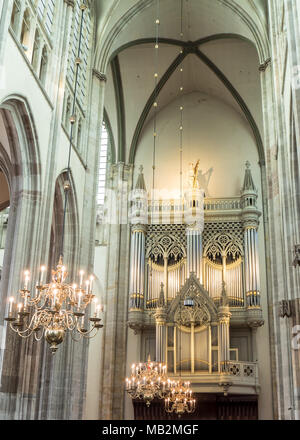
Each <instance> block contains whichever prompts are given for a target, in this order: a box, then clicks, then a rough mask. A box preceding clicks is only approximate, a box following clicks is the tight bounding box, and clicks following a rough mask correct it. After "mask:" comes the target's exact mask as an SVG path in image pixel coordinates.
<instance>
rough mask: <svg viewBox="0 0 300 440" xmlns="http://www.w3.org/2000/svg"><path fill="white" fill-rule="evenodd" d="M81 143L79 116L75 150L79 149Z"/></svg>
mask: <svg viewBox="0 0 300 440" xmlns="http://www.w3.org/2000/svg"><path fill="white" fill-rule="evenodd" d="M81 143H82V120H81V118H80V119H79V121H78V129H77V150H78V151H81V147H82V145H81Z"/></svg>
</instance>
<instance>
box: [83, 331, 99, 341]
mask: <svg viewBox="0 0 300 440" xmlns="http://www.w3.org/2000/svg"><path fill="white" fill-rule="evenodd" d="M98 331H99V329H96V333H95V334H94V335H91V334H90V333H89V334H82V337H83V338H86V339H93V338H94V337H95V336H97V334H98Z"/></svg>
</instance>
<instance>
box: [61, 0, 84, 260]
mask: <svg viewBox="0 0 300 440" xmlns="http://www.w3.org/2000/svg"><path fill="white" fill-rule="evenodd" d="M86 9H87V5H86V4H85V2H84V1H83V2H82V3H81V4H80V10H81V19H80V30H79V42H78V51H77V58H76V59H75V64H76V67H75V85H74V97H73V105H72V115H71V117H70V124H71V129H70V136H69V153H68V165H67V171H66V172H67V180H66V181H65V184H64V191H65V200H64V211H63V225H62V235H61V247H60V256H61V257H62V258H63V255H64V238H65V227H66V212H67V204H68V193H69V190H70V189H71V183H70V177H71V175H70V174H71V152H72V144H73V131H74V124H75V122H76V113H75V107H76V98H77V88H78V75H79V69H80V64H81V62H82V60H81V58H80V55H81V44H82V33H83V32H82V31H83V23H84V12H85V10H86Z"/></svg>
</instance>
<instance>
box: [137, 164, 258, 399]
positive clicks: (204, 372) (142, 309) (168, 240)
mask: <svg viewBox="0 0 300 440" xmlns="http://www.w3.org/2000/svg"><path fill="white" fill-rule="evenodd" d="M201 198H202V199H201ZM132 200H133V201H132V217H131V221H132V236H131V259H130V265H131V266H130V291H129V303H130V309H129V326H130V327H131V328H132V329H134V330H135V332H140V333H141V335H142V350H141V360H145V359H146V358H147V357H148V355H149V354H150V355H151V358H152V359H155V360H157V361H164V362H166V363H167V367H168V374H169V376H170V377H176V376H178V375H179V374H181V375H182V376H185V377H186V378H188V380H190V381H191V382H192V383H194V385H195V386H196V389H197V386H198V388H199V390H201V389H206V390H208V391H209V392H213V391H218V390H219V392H220V386H222V390H224V393H225V392H227V390H228V387H230V388H231V389H232V387H239V390H240V389H241V387H243V390H244V392H245V393H249V394H251V393H257V392H258V390H259V378H258V368H257V362H256V361H257V359H256V339H255V337H256V328H257V327H258V326H260V325H262V324H263V319H262V310H261V306H260V280H259V261H258V243H257V228H258V224H259V216H260V212H259V211H258V209H257V203H256V202H257V191H256V189H255V186H254V183H253V180H252V176H251V171H250V166H249V164H246V171H245V179H244V185H243V188H242V191H241V197H233V198H231V199H204V228H203V226H202V228H201V221H198V220H199V219H197V217H196V218H193V217H192V216H188V218H187V217H186V216H185V215H184V212H183V211H184V210H183V208H182V206H181V205H180V202H179V201H176V200H172V201H165V200H164V201H162V200H159V201H157V200H152V201H149V200H148V199H147V192H146V188H145V184H144V178H143V175H142V171H141V173H140V175H139V178H138V182H137V186H136V189H135V196H134V197H133V199H132ZM202 200H203V192H201V190H199V189H196V190H195V188H194V189H191V190H190V192H188V191H187V193H186V194H185V203H186V204H187V207H188V208H189V207H190V208H191V210H193V209H194V208H195V207H197V206H200V204H201V203H203V201H202ZM141 219H143V222H142V221H141ZM228 384H229V385H228ZM203 387H204V388H203Z"/></svg>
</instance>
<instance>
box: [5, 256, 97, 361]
mask: <svg viewBox="0 0 300 440" xmlns="http://www.w3.org/2000/svg"><path fill="white" fill-rule="evenodd" d="M26 272H27V271H26ZM42 272H43V273H44V272H45V269H43V271H42ZM67 276H68V272H67V270H66V267H65V266H63V264H62V259H60V261H59V264H58V266H57V268H56V270H53V271H52V280H51V282H50V283H48V284H40V285H38V286H36V292H37V293H36V295H35V297H34V298H33V297H31V295H30V291H29V290H28V288H27V287H28V281H29V276H28V274H27V273H26V275H25V286H24V289H21V290H20V295H21V298H22V300H23V303H22V302H20V303H19V304H18V305H17V306H16V310H14V307H13V304H14V302H15V300H14V298H13V297H12V298H10V300H9V313H8V317H7V318H5V319H6V321H9V322H10V327H11V329H12V330H14V331H15V332H16V333H18V334H19V335H20V336H21V337H23V338H28V337H30V336H31V335H34V338H35V339H36V340H37V341H39V340H41V338H42V337H43V336H44V337H45V339H46V341H47V342H48V343H49V344H50V349H51V351H52V353H55V352H56V350H57V346H58V345H59V344H60V343H61V342H63V340H64V338H65V335H66V333H67V332H70V333H71V336H72V337H73V339H75V336H76V335H77V336H79V337H85V338H86V337H88V338H92V337H94V336H95V335H96V333H97V331H98V330H99V329H100V328H102V327H103V326H102V325H101V324H100V321H101V319H100V312H101V311H102V309H101V306H100V308H99V309H97V312H96V313H95V316H94V317H90V318H89V320H90V322H91V328H90V329H89V330H87V329H85V328H84V320H85V316H87V308H88V305H89V304H90V303H91V302H92V300H93V298H94V295H93V293H92V290H91V284H90V281H88V280H87V282H86V290H85V291H84V290H83V289H82V288H80V287H79V288H77V285H76V284H71V285H70V284H67V283H65V280H66V278H67ZM82 276H83V274H82V273H80V277H81V278H82ZM40 280H43V277H42V276H41V277H40ZM29 316H30V319H28V320H27V318H28V317H29ZM80 318H82V319H80ZM75 340H76V339H75Z"/></svg>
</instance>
